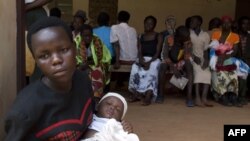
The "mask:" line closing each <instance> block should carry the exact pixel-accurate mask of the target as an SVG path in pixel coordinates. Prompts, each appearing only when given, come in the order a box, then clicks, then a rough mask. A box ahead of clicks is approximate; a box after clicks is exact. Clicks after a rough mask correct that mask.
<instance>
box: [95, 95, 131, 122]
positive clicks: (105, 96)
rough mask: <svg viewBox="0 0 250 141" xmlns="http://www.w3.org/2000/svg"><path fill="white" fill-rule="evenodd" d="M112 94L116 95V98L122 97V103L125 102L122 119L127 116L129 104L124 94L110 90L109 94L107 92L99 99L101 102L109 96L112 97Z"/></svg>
mask: <svg viewBox="0 0 250 141" xmlns="http://www.w3.org/2000/svg"><path fill="white" fill-rule="evenodd" d="M110 96H114V97H116V98H118V99H120V100H121V101H122V103H123V107H124V108H123V114H122V119H123V118H124V117H125V115H126V112H127V110H128V104H127V101H126V100H125V98H124V97H123V96H122V95H120V94H118V93H115V92H108V93H107V94H105V95H104V96H103V97H102V99H101V100H100V101H99V104H100V103H101V102H102V101H103V100H104V99H105V98H108V97H110Z"/></svg>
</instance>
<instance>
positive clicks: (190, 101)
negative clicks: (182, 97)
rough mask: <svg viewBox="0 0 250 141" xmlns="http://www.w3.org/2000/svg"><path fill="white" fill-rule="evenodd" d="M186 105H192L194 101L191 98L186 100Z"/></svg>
mask: <svg viewBox="0 0 250 141" xmlns="http://www.w3.org/2000/svg"><path fill="white" fill-rule="evenodd" d="M186 105H187V107H194V103H193V101H192V100H187V102H186Z"/></svg>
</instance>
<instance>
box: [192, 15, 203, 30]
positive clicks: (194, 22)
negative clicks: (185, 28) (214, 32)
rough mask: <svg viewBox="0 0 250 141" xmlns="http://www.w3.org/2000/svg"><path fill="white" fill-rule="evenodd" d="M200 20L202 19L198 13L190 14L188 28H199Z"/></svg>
mask: <svg viewBox="0 0 250 141" xmlns="http://www.w3.org/2000/svg"><path fill="white" fill-rule="evenodd" d="M202 22H203V20H202V17H201V16H199V15H195V16H192V17H191V20H190V28H191V29H196V28H200V26H201V24H202Z"/></svg>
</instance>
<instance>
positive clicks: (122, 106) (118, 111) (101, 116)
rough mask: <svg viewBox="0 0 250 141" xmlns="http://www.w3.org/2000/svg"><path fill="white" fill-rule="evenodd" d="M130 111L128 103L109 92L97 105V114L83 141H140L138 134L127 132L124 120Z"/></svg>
mask: <svg viewBox="0 0 250 141" xmlns="http://www.w3.org/2000/svg"><path fill="white" fill-rule="evenodd" d="M127 109H128V105H127V102H126V100H125V98H124V97H123V96H121V95H120V94H118V93H112V92H109V93H107V94H106V95H104V96H103V97H102V99H101V100H100V101H99V104H98V105H97V113H96V115H94V117H93V122H92V123H91V125H90V126H89V129H88V130H87V132H86V134H85V139H84V140H82V141H96V140H98V141H139V138H138V136H137V135H136V134H133V133H128V131H125V129H124V127H126V126H123V123H122V121H121V120H123V118H124V116H125V114H126V112H127Z"/></svg>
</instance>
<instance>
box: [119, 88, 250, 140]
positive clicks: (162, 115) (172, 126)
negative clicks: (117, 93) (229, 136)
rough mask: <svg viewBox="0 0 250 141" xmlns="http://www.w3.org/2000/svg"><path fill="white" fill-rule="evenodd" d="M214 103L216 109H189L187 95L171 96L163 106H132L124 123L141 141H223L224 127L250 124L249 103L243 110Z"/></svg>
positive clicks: (167, 97) (138, 103)
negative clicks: (186, 100)
mask: <svg viewBox="0 0 250 141" xmlns="http://www.w3.org/2000/svg"><path fill="white" fill-rule="evenodd" d="M121 93H123V95H124V96H125V97H126V96H127V92H121ZM211 103H212V104H213V105H214V107H205V108H201V107H193V108H188V107H186V106H185V96H184V95H181V94H179V95H176V94H173V95H171V94H169V95H167V96H166V98H165V102H164V104H155V103H154V104H152V105H150V106H147V107H144V106H141V105H140V102H137V103H129V107H128V113H127V115H126V117H125V119H126V120H127V121H129V122H130V123H132V125H133V127H134V132H135V133H136V134H138V136H139V138H140V140H141V141H167V140H169V141H223V135H224V134H223V125H225V124H250V103H249V104H248V105H247V106H244V107H242V108H237V107H225V106H222V105H220V104H217V103H215V102H211Z"/></svg>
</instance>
